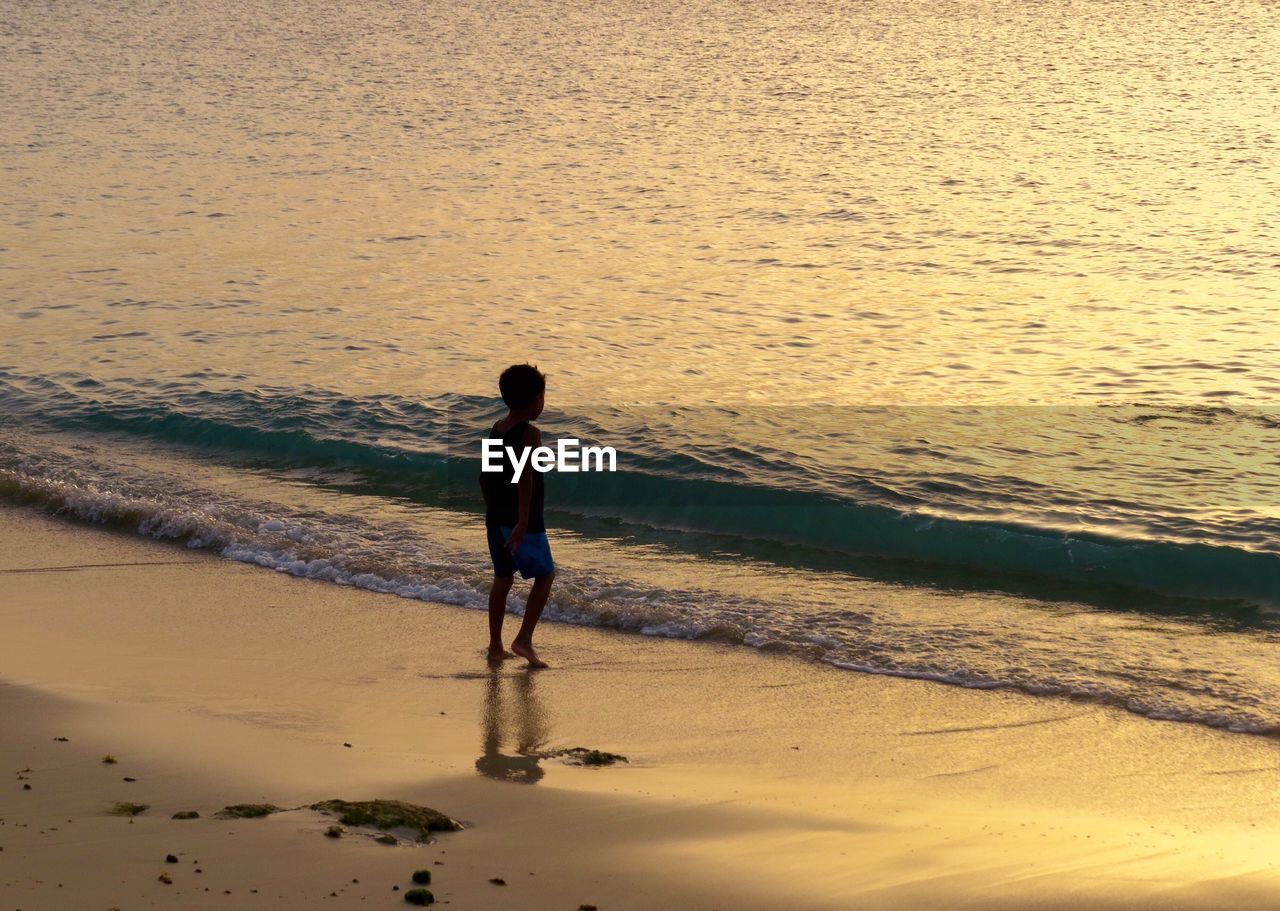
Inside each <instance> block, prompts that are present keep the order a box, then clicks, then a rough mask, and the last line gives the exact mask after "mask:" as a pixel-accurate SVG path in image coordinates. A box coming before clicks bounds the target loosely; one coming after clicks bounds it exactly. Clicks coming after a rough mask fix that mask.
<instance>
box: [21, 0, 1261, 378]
mask: <svg viewBox="0 0 1280 911" xmlns="http://www.w3.org/2000/svg"><path fill="white" fill-rule="evenodd" d="M1275 36H1276V25H1275V22H1274V20H1273V19H1272V18H1271V16H1270V10H1269V9H1268V7H1266V6H1265V5H1251V4H1237V5H1233V6H1232V7H1231V9H1230V11H1229V13H1226V14H1224V12H1223V8H1222V7H1221V5H1219V4H1214V3H1208V2H1196V0H1192V2H1187V3H1179V4H1162V3H1153V2H1143V0H1121V2H1113V3H1101V2H1096V3H1095V2H1081V3H1072V4H1022V3H1010V2H997V3H934V2H922V0H919V2H908V3H897V2H893V3H891V2H888V0H874V2H870V3H861V4H857V5H852V6H851V5H847V4H845V3H842V2H836V0H825V2H823V0H820V2H815V3H804V4H800V3H783V4H781V5H779V4H777V3H772V2H764V0H747V2H742V3H734V4H722V3H697V2H695V3H679V4H657V5H654V4H638V3H634V2H632V0H608V2H602V3H595V4H582V5H577V6H571V7H564V6H562V5H558V4H551V3H547V2H532V3H520V4H507V3H494V2H480V3H475V4H451V5H447V6H445V7H438V6H421V5H417V4H412V3H408V2H404V0H374V2H368V3H364V4H361V6H360V7H359V8H358V9H347V8H345V7H344V8H341V9H339V8H335V7H330V6H329V5H327V4H321V3H316V2H303V3H301V4H299V5H298V6H297V7H296V9H295V13H294V14H293V15H291V16H289V17H281V16H279V15H278V10H277V9H276V7H275V5H274V4H271V3H267V2H264V0H236V2H231V0H212V2H207V3H201V4H200V8H199V12H198V15H197V14H195V13H194V11H193V10H191V9H188V8H187V7H186V5H184V4H181V3H180V4H177V5H175V6H173V7H172V8H166V9H165V10H164V11H163V12H162V11H160V10H156V9H150V8H147V7H136V8H130V9H128V10H123V11H111V12H108V11H107V10H106V9H105V8H101V7H99V6H97V5H95V4H92V3H89V2H88V0H73V2H68V3H63V4H57V5H55V6H52V7H47V6H43V5H37V4H31V5H20V6H18V7H16V8H15V9H14V10H12V11H11V14H10V17H9V22H8V27H7V29H6V30H5V32H4V33H3V34H2V35H0V51H2V53H0V97H3V99H4V100H3V101H2V102H0V105H3V108H2V112H3V115H4V120H5V123H6V136H5V137H4V139H3V141H2V142H0V154H2V155H3V161H4V165H5V167H6V186H7V190H8V192H7V193H6V194H5V196H6V198H5V199H3V200H0V247H3V248H4V253H3V256H4V259H3V268H4V275H3V278H4V285H5V288H6V296H7V298H8V299H10V300H12V301H14V306H12V307H6V308H4V312H3V313H0V320H3V324H2V326H0V328H2V329H3V332H0V337H3V338H4V339H5V340H6V341H5V343H4V346H5V347H4V351H5V361H6V362H7V363H12V364H16V365H18V366H19V367H22V368H34V366H36V365H39V364H47V363H48V358H49V353H50V352H51V351H56V352H57V356H56V362H57V363H56V366H57V367H59V368H62V369H74V370H77V371H81V372H84V373H88V374H90V375H93V376H96V377H98V378H109V377H112V376H130V377H137V376H140V375H146V376H155V375H158V374H159V375H163V374H168V375H182V374H186V373H188V372H190V370H191V369H192V367H193V365H195V366H198V367H200V368H202V369H203V370H205V371H206V373H207V377H206V381H207V382H211V383H212V382H223V383H226V384H230V385H244V384H246V383H271V384H281V385H293V384H297V383H299V382H311V383H316V384H318V385H324V386H332V385H334V384H338V385H340V386H341V387H342V388H343V389H344V390H348V391H352V390H358V391H362V392H379V391H395V392H399V393H408V394H435V393H441V392H445V391H465V392H478V391H486V392H487V391H488V389H489V387H490V385H491V382H492V376H493V374H494V372H495V370H494V368H495V365H497V364H499V362H505V361H506V360H508V359H509V358H510V357H511V356H528V357H530V358H532V359H533V360H536V361H539V362H541V363H543V364H544V366H547V367H548V368H549V369H551V370H552V371H553V372H554V373H555V375H556V377H557V381H558V387H557V388H558V391H559V393H560V394H561V395H562V396H563V397H564V399H565V400H579V401H581V400H593V401H599V400H601V399H609V400H615V401H654V400H662V401H666V400H684V401H707V400H713V401H759V400H770V401H833V402H839V403H867V402H884V403H904V402H915V403H923V402H933V403H936V402H965V403H970V402H1026V401H1039V402H1046V401H1064V400H1071V401H1081V400H1084V401H1088V400H1117V399H1118V400H1129V401H1131V400H1134V399H1145V398H1160V399H1164V400H1169V399H1178V400H1204V399H1206V398H1208V399H1212V400H1214V401H1232V402H1235V401H1253V402H1255V403H1256V402H1258V401H1261V400H1266V399H1268V398H1270V397H1273V396H1274V395H1275V394H1276V393H1277V392H1280V374H1278V372H1277V368H1278V365H1277V363H1276V361H1275V358H1274V356H1273V354H1272V353H1271V352H1273V351H1274V349H1275V347H1276V345H1277V344H1280V322H1278V321H1277V315H1276V310H1275V308H1274V306H1273V302H1274V300H1275V299H1276V297H1277V294H1280V273H1278V272H1277V271H1276V269H1275V268H1274V267H1275V254H1274V250H1275V248H1276V234H1275V230H1276V229H1275V224H1274V220H1273V217H1272V215H1273V212H1274V205H1273V202H1274V199H1275V197H1276V193H1277V191H1278V190H1280V188H1278V187H1277V184H1276V176H1275V175H1276V174H1277V173H1280V171H1277V169H1276V167H1275V164H1276V160H1275V149H1276V145H1275V116H1274V115H1275V102H1274V97H1273V95H1272V94H1271V92H1270V90H1269V88H1268V87H1269V86H1272V85H1274V84H1275V82H1276V79H1277V72H1276V69H1275V67H1276V63H1275V60H1276V59H1277V57H1276V55H1268V54H1265V53H1260V52H1259V51H1261V49H1262V48H1263V46H1264V45H1265V44H1266V43H1267V42H1268V39H1274V38H1275ZM104 48H110V49H111V53H109V54H107V53H104V52H103V49H104ZM495 60H501V61H502V62H503V64H502V66H498V67H495V66H493V61H495ZM63 308H66V309H63ZM497 338H502V339H506V340H508V341H506V342H504V343H502V344H495V341H494V340H495V339H497Z"/></svg>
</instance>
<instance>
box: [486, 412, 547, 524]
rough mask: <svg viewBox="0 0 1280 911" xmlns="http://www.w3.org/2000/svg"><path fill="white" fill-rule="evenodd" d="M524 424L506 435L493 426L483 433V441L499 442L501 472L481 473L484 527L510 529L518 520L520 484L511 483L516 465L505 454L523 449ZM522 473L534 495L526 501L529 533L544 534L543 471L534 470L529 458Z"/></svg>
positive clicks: (526, 425)
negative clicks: (495, 526) (528, 480)
mask: <svg viewBox="0 0 1280 911" xmlns="http://www.w3.org/2000/svg"><path fill="white" fill-rule="evenodd" d="M528 426H529V424H528V422H527V421H525V422H521V423H519V424H516V425H514V426H512V427H510V428H508V429H507V432H506V433H499V432H498V425H497V424H494V425H493V427H491V428H490V429H489V432H488V433H487V434H485V437H484V438H485V439H500V440H502V472H501V473H498V472H496V471H494V472H488V471H482V472H480V490H481V491H483V492H484V524H486V525H503V526H507V527H510V526H512V525H515V524H516V521H517V520H518V519H519V517H520V485H519V484H512V483H511V479H512V478H513V477H515V466H514V465H513V464H512V463H511V458H510V456H509V455H507V448H508V447H510V448H511V449H513V450H515V451H516V452H517V453H521V451H522V450H523V449H525V448H526V447H525V444H524V431H525V428H526V427H528ZM524 471H525V473H526V474H528V475H532V477H533V496H532V497H531V498H530V499H529V528H528V530H529V531H546V530H547V528H546V526H545V525H544V524H543V522H542V472H540V471H534V470H533V465H532V464H531V459H527V460H526V461H525V464H524Z"/></svg>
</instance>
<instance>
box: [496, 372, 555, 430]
mask: <svg viewBox="0 0 1280 911" xmlns="http://www.w3.org/2000/svg"><path fill="white" fill-rule="evenodd" d="M498 389H499V391H501V393H502V401H504V402H506V405H507V407H508V408H510V409H511V410H512V411H520V410H522V409H528V408H531V407H532V406H533V405H534V404H535V403H540V402H541V400H542V395H543V393H544V392H546V391H547V378H546V376H544V375H543V373H542V371H541V370H539V369H538V368H537V367H535V366H533V365H532V364H512V365H511V366H510V367H508V368H507V369H506V370H504V371H502V376H500V377H498ZM537 410H538V411H539V412H541V411H542V409H541V408H538V409H537ZM534 417H537V415H534Z"/></svg>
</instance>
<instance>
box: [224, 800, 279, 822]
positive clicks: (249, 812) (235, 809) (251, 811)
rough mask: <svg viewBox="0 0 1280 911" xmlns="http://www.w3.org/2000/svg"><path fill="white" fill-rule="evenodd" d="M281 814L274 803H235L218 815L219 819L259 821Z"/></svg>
mask: <svg viewBox="0 0 1280 911" xmlns="http://www.w3.org/2000/svg"><path fill="white" fill-rule="evenodd" d="M279 812H280V808H279V807H277V806H276V805H275V804H273V803H233V804H231V806H228V807H223V808H222V809H221V810H219V811H218V812H217V814H216V815H217V818H218V819H259V818H261V817H263V816H270V815H271V814H272V813H279Z"/></svg>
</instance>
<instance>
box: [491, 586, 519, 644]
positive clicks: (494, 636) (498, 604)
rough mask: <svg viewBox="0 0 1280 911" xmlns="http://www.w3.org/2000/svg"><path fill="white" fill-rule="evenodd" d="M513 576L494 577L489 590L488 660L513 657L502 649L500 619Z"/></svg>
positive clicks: (505, 605)
mask: <svg viewBox="0 0 1280 911" xmlns="http://www.w3.org/2000/svg"><path fill="white" fill-rule="evenodd" d="M514 581H515V576H494V577H493V587H492V588H490V589H489V659H490V660H497V661H502V660H504V659H506V658H514V657H515V655H513V654H511V652H509V651H507V650H506V649H505V648H503V647H502V618H503V617H505V616H506V614H507V595H508V593H510V591H511V583H512V582H514Z"/></svg>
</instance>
